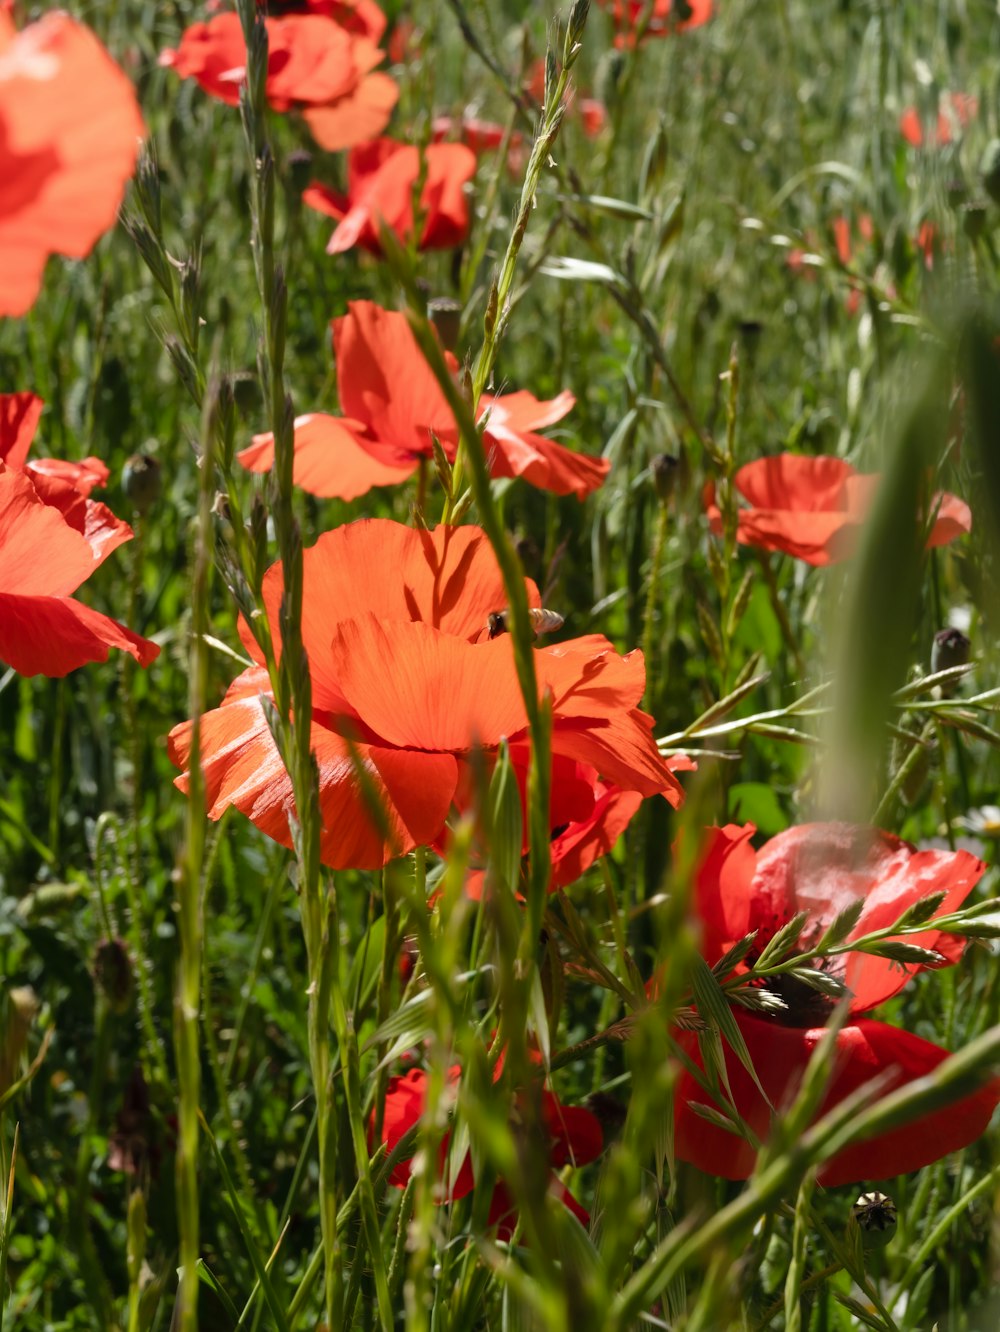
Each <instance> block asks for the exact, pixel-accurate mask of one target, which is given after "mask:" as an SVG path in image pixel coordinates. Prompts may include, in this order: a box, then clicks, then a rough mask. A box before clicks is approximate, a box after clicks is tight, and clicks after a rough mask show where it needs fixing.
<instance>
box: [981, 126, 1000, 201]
mask: <svg viewBox="0 0 1000 1332" xmlns="http://www.w3.org/2000/svg"><path fill="white" fill-rule="evenodd" d="M979 178H980V180H981V181H982V182H983V189H984V190H985V191H986V193H987V194H988V195H989V196H990V198H991V199H992V200H993V202H994V203H1000V139H991V140H990V141H989V143H988V144H987V145H986V150H985V152H984V153H983V155H982V157H981V158H980V161H979Z"/></svg>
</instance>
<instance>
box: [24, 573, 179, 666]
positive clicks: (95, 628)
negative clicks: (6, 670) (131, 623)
mask: <svg viewBox="0 0 1000 1332" xmlns="http://www.w3.org/2000/svg"><path fill="white" fill-rule="evenodd" d="M111 648H121V649H122V650H123V651H124V652H127V653H128V654H129V656H131V657H134V658H135V660H136V661H137V662H138V663H139V665H140V666H148V665H149V664H150V662H151V661H155V659H156V658H157V657H158V656H159V655H160V649H159V647H158V646H157V645H156V643H153V642H151V641H150V640H149V639H148V638H141V637H140V636H139V635H138V634H134V633H133V632H132V630H131V629H126V628H125V626H124V625H123V624H119V623H118V621H117V620H112V619H111V618H110V617H109V616H107V615H102V614H101V613H100V611H95V610H91V608H90V607H89V606H84V605H83V603H82V602H80V601H74V600H73V598H72V597H40V596H26V597H25V596H15V595H11V594H9V593H6V592H0V661H2V662H5V663H6V664H7V665H8V666H13V668H14V670H15V671H17V672H18V674H19V675H48V676H62V675H66V674H67V672H69V671H75V670H76V668H77V667H78V666H85V665H86V664H87V663H88V662H92V661H107V659H108V652H109V650H110V649H111Z"/></svg>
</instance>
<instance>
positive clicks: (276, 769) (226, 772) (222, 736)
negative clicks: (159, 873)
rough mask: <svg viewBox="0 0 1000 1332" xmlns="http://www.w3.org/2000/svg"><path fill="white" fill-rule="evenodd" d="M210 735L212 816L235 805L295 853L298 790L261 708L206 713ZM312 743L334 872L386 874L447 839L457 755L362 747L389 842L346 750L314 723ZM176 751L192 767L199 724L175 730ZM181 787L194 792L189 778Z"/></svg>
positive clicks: (205, 732) (326, 853)
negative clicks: (394, 861)
mask: <svg viewBox="0 0 1000 1332" xmlns="http://www.w3.org/2000/svg"><path fill="white" fill-rule="evenodd" d="M201 727H202V741H201V750H202V769H203V772H204V777H205V791H206V800H207V804H208V812H209V817H211V818H213V819H218V818H220V817H221V816H222V814H223V812H224V811H225V810H226V809H228V808H229V806H230V805H233V806H235V807H236V808H237V809H238V810H240V812H241V813H243V814H245V815H246V816H247V817H248V818H249V819H250V820H251V822H252V823H254V824H255V825H256V826H257V827H258V828H259V829H260V830H261V831H262V832H264V833H266V834H267V835H268V836H269V837H272V838H273V839H274V840H275V841H277V842H280V843H281V844H282V845H283V846H287V847H290V846H291V845H292V838H291V831H290V827H289V816H290V814H291V813H292V812H293V811H294V800H293V796H292V784H291V780H290V779H289V776H288V773H287V771H286V769H285V766H284V764H283V763H282V761H281V756H280V755H279V753H278V750H277V747H276V745H275V743H274V739H273V737H272V735H271V732H270V730H269V728H268V725H267V721H266V719H265V717H264V712H263V709H262V707H261V705H260V701H259V699H258V698H256V697H252V698H251V697H245V698H241V699H238V700H236V701H233V702H230V703H226V704H225V705H224V706H223V707H221V708H216V709H215V710H214V711H212V712H208V713H206V714H205V715H204V716H203V717H202V719H201ZM311 744H312V749H313V752H314V753H315V755H316V761H317V766H318V768H319V785H320V810H321V815H322V819H323V831H322V836H321V842H320V851H321V855H322V859H323V863H324V864H326V865H330V866H331V867H332V868H334V869H346V868H354V869H378V868H381V866H382V865H384V864H385V863H386V862H387V861H388V860H389V859H391V858H392V857H393V856H395V855H402V854H405V853H406V852H407V851H411V850H412V849H413V848H414V847H415V846H417V845H420V844H422V843H425V842H430V841H433V840H434V838H435V837H436V836H437V835H438V834H439V833H440V831H441V828H442V827H443V824H444V820H445V817H446V816H447V813H448V808H449V806H450V804H451V797H452V794H453V792H454V788H455V782H456V780H457V767H456V764H455V760H454V759H453V758H452V757H451V755H448V754H405V755H402V754H398V753H393V752H391V751H387V750H385V749H382V748H380V747H379V746H374V745H365V744H359V745H356V746H355V747H354V754H355V756H356V758H357V760H358V762H359V763H360V764H361V766H362V769H363V771H364V773H365V776H366V779H367V784H368V785H369V786H370V788H371V789H372V791H373V793H374V796H375V798H376V799H377V800H378V801H379V804H380V807H381V810H382V812H383V815H384V818H385V824H386V828H387V831H388V836H387V837H386V838H383V836H382V833H381V832H380V830H379V828H378V826H377V825H376V823H375V822H374V821H373V819H372V817H371V814H370V812H369V807H368V805H367V804H366V801H365V798H364V795H363V793H362V788H361V784H360V782H359V780H358V776H357V771H356V767H355V759H354V758H352V754H351V748H350V746H349V745H348V743H347V741H346V740H344V739H343V738H342V737H341V736H339V735H337V734H335V733H334V732H333V731H329V730H327V729H326V728H325V727H322V726H318V725H315V724H314V725H313V726H312V728H311ZM167 750H168V753H169V755H170V758H171V760H172V762H174V763H175V764H177V766H178V767H181V768H186V767H187V765H188V762H189V760H190V755H191V723H190V722H183V723H182V724H181V725H180V726H175V727H174V729H173V730H172V731H171V733H170V735H169V737H168V742H167ZM176 784H177V785H178V786H179V787H180V788H181V790H186V789H187V774H186V772H185V773H182V775H181V776H180V777H178V778H177V782H176Z"/></svg>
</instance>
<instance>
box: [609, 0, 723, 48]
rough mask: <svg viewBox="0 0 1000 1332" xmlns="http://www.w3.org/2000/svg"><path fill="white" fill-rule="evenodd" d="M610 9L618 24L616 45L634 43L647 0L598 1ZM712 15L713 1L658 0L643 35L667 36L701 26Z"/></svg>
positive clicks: (616, 26) (612, 19)
mask: <svg viewBox="0 0 1000 1332" xmlns="http://www.w3.org/2000/svg"><path fill="white" fill-rule="evenodd" d="M599 3H600V5H601V8H602V9H606V10H608V11H609V13H610V15H611V22H612V23H613V24H614V26H615V30H616V36H615V46H618V47H622V46H632V45H634V44H635V29H636V24H637V23H638V21H639V16H640V15H641V14H642V13H643V12H644V10H645V9H646V7H647V6H646V3H645V0H599ZM711 17H712V0H656V3H655V4H654V5H653V13H652V15H651V17H650V20H649V26H648V27H647V28H646V30H645V33H644V37H668V36H670V34H671V33H674V32H686V31H687V30H688V28H700V27H701V25H702V24H703V23H707V22H708V20H709V19H710V18H711Z"/></svg>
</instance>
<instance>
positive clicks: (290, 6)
mask: <svg viewBox="0 0 1000 1332" xmlns="http://www.w3.org/2000/svg"><path fill="white" fill-rule="evenodd" d="M219 7H220V8H221V6H219ZM263 7H264V6H263V0H257V8H258V9H262V8H263ZM267 12H268V13H269V14H270V15H271V17H272V18H281V17H282V16H283V15H286V14H315V15H317V16H318V17H320V18H329V19H333V20H334V22H336V23H339V24H340V26H341V27H342V28H344V29H345V30H346V31H347V32H355V33H357V34H358V35H359V36H360V37H367V38H368V39H369V41H373V42H380V41H381V40H382V34H383V33H384V32H385V27H386V17H385V15H384V14H383V13H382V11H381V9H379V7H378V5H377V4H376V3H375V0H267Z"/></svg>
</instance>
